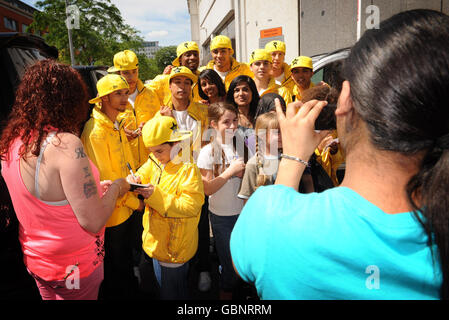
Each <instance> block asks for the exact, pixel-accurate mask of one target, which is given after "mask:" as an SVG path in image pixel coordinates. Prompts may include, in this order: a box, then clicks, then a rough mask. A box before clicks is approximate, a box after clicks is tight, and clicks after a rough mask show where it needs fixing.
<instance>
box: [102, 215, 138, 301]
mask: <svg viewBox="0 0 449 320" xmlns="http://www.w3.org/2000/svg"><path fill="white" fill-rule="evenodd" d="M142 231H143V226H142V213H141V212H138V211H134V212H133V214H132V215H131V216H130V217H129V218H128V219H127V220H126V221H125V222H123V223H121V224H119V225H118V226H114V227H108V228H106V230H105V239H104V248H105V257H104V280H103V283H102V285H101V287H100V293H99V299H102V300H118V299H120V300H123V299H133V298H135V297H136V295H137V290H138V282H137V278H136V277H135V275H134V266H135V265H136V264H137V263H136V260H137V258H136V252H139V253H140V252H141V249H140V248H141V247H142V240H141V239H142ZM139 242H140V246H139ZM137 248H139V249H138V250H137ZM137 261H138V260H137Z"/></svg>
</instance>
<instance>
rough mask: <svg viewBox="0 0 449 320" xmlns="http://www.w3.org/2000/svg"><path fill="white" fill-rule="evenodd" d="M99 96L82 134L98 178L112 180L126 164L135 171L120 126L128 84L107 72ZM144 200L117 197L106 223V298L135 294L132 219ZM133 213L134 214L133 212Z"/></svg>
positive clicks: (131, 195)
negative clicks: (98, 174) (98, 173)
mask: <svg viewBox="0 0 449 320" xmlns="http://www.w3.org/2000/svg"><path fill="white" fill-rule="evenodd" d="M97 89H98V96H97V97H96V98H94V99H92V100H90V101H89V102H90V103H95V104H96V105H95V107H94V109H93V110H92V115H91V118H90V119H89V120H88V121H87V123H86V124H85V126H84V130H83V132H82V135H81V141H82V142H83V145H84V149H85V151H86V153H87V156H88V157H89V159H91V160H92V161H93V163H94V164H95V165H96V166H97V168H98V170H99V172H100V179H101V180H115V179H118V178H124V177H126V176H127V175H128V173H129V169H128V168H127V163H129V165H130V166H131V168H132V169H133V170H135V164H134V157H133V155H132V151H131V147H130V145H129V142H128V139H127V137H126V134H125V131H124V128H123V123H124V121H123V119H122V120H118V115H119V113H121V112H124V111H125V109H126V106H127V103H128V93H129V86H128V83H127V82H126V80H125V79H124V78H123V77H122V76H119V75H116V74H109V75H106V76H104V77H103V78H101V79H100V80H99V81H98V82H97ZM143 208H144V203H143V201H142V200H139V199H138V197H137V196H136V195H135V194H134V193H131V192H128V193H127V194H125V195H124V196H123V197H121V198H119V199H118V200H117V203H116V207H115V209H114V211H113V213H112V215H111V217H110V218H109V220H108V221H107V223H106V230H105V253H101V254H104V255H105V258H104V281H103V284H102V289H101V292H102V296H103V297H104V298H105V299H129V298H132V297H133V296H134V293H135V289H136V286H137V280H136V279H135V278H134V274H133V256H132V248H133V246H134V242H133V240H134V239H136V233H137V232H139V230H137V229H136V228H135V221H134V219H138V218H139V217H141V215H139V214H138V212H136V210H137V211H142V210H143ZM133 212H134V213H133Z"/></svg>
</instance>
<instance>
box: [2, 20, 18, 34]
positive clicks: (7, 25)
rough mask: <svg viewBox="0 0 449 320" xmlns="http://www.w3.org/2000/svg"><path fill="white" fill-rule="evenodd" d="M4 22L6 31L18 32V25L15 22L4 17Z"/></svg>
mask: <svg viewBox="0 0 449 320" xmlns="http://www.w3.org/2000/svg"><path fill="white" fill-rule="evenodd" d="M3 22H4V24H5V28H6V29H10V30H14V31H17V23H16V21H15V20H13V19H11V18H8V17H4V18H3Z"/></svg>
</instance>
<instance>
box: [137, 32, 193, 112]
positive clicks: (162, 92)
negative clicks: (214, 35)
mask: <svg viewBox="0 0 449 320" xmlns="http://www.w3.org/2000/svg"><path fill="white" fill-rule="evenodd" d="M176 55H177V57H176V59H175V60H173V62H172V65H171V66H167V67H166V68H165V70H164V74H160V75H158V76H156V77H155V78H154V79H153V80H151V81H150V83H149V84H147V85H146V86H147V87H148V88H150V89H152V90H154V92H156V94H157V96H158V97H159V100H160V101H161V104H162V105H164V106H168V105H169V104H170V103H171V92H170V85H169V78H170V72H171V70H172V69H173V68H174V67H181V66H183V67H186V68H189V69H190V71H192V73H193V74H194V75H195V77H196V78H195V80H194V81H193V82H194V83H193V85H192V92H191V97H190V100H191V101H193V102H198V101H200V100H201V97H200V95H199V93H198V83H197V82H198V76H199V74H200V72H199V70H198V67H199V65H200V49H199V48H198V45H197V44H196V42H194V41H186V42H183V43H181V44H179V45H178V48H177V49H176Z"/></svg>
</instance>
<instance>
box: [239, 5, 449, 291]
mask: <svg viewBox="0 0 449 320" xmlns="http://www.w3.org/2000/svg"><path fill="white" fill-rule="evenodd" d="M424 43H425V46H424V45H422V44H424ZM384 74H388V75H389V79H388V81H385V78H384V77H382V76H381V75H384ZM343 76H344V78H345V79H346V81H344V83H343V86H342V91H341V93H340V97H339V100H338V104H337V110H336V117H337V130H338V136H339V139H340V142H341V145H342V147H343V148H344V150H345V152H346V175H345V177H344V180H343V182H342V184H341V186H340V187H337V188H333V189H330V190H327V191H325V192H323V193H320V194H316V193H315V194H309V195H304V194H299V193H297V192H296V190H295V189H294V188H295V187H296V186H297V185H298V181H299V179H300V178H301V175H302V173H303V171H304V169H305V165H306V164H307V161H308V159H309V157H310V155H311V154H312V153H313V152H314V150H315V148H316V146H317V145H318V143H319V142H320V141H321V139H322V138H323V136H324V135H325V134H326V132H320V133H317V132H315V131H314V123H315V120H316V119H317V117H318V115H319V113H320V112H321V110H322V109H323V108H326V106H325V105H326V102H323V101H320V102H319V101H317V100H312V101H309V102H307V103H305V104H303V105H302V104H301V103H300V102H295V103H294V104H291V105H290V107H289V108H287V114H286V115H284V114H283V112H282V111H281V109H280V106H278V108H277V109H278V116H279V120H280V127H281V132H282V139H283V147H284V150H283V151H284V158H283V159H282V161H281V163H280V167H279V172H278V176H277V179H276V184H277V185H276V186H267V187H261V188H259V189H258V190H257V191H256V192H255V193H254V195H253V196H252V197H251V198H250V199H249V201H248V203H247V205H246V206H245V208H244V209H243V211H242V213H241V214H240V217H239V220H238V221H237V224H236V226H235V228H234V230H233V233H232V236H231V253H232V258H233V262H234V265H235V268H236V271H237V272H238V273H239V274H240V276H241V277H242V278H243V279H244V280H246V281H250V282H255V284H256V286H257V290H258V294H259V296H260V297H261V298H262V299H438V298H442V299H447V298H449V277H448V275H449V252H448V246H449V230H448V226H449V201H448V196H447V190H448V188H449V108H448V105H449V84H448V81H447V79H448V77H449V17H448V16H446V15H444V14H442V13H439V12H436V11H431V10H414V11H408V12H403V13H400V14H397V15H395V16H393V17H392V18H390V19H388V20H386V21H384V22H382V23H381V24H380V29H373V30H368V31H367V32H366V33H365V34H364V35H363V37H362V38H361V39H360V41H359V42H358V43H357V44H356V45H355V46H354V47H353V49H352V50H351V54H350V55H349V57H348V58H347V60H346V62H345V65H344V68H343ZM379 92H382V95H379ZM301 105H302V106H301ZM300 106H301V108H300V109H299V111H298V112H297V113H296V109H297V108H298V107H300Z"/></svg>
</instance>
